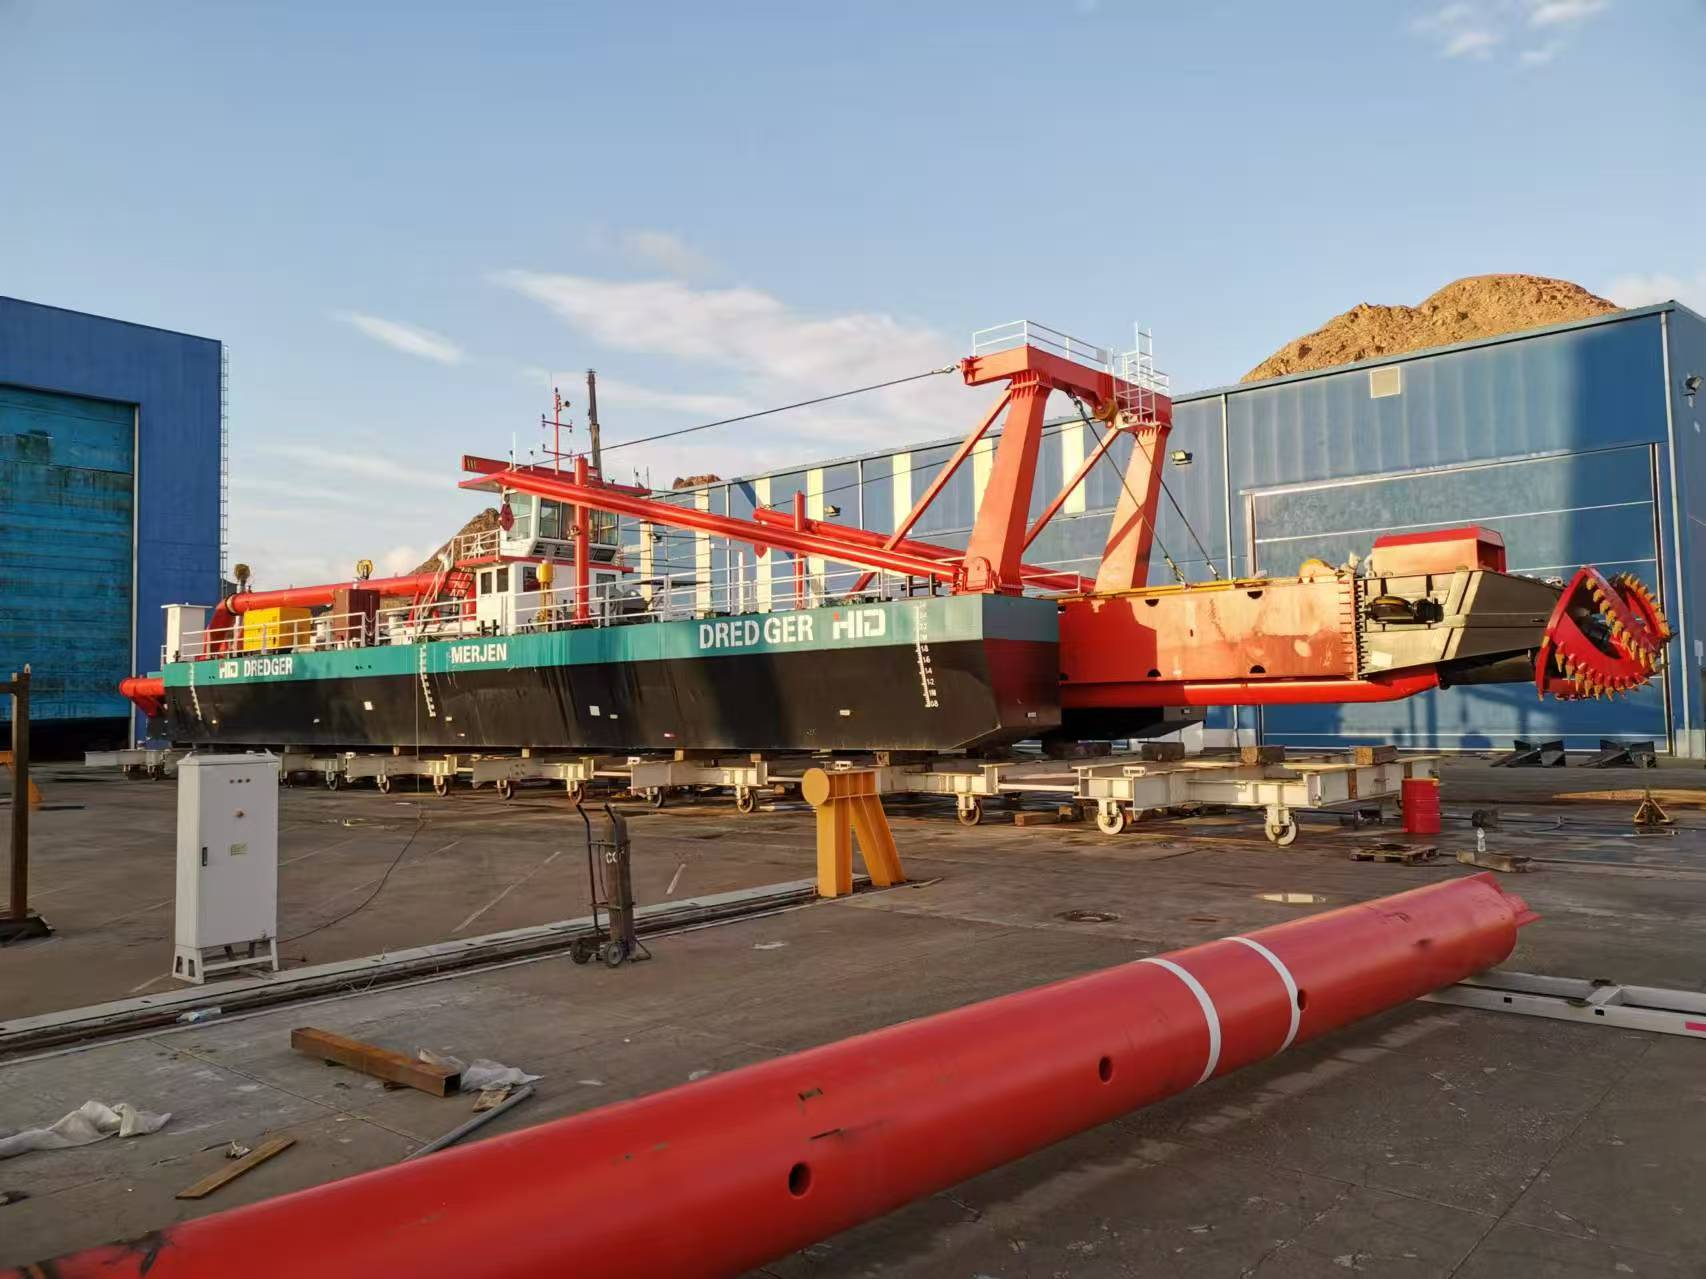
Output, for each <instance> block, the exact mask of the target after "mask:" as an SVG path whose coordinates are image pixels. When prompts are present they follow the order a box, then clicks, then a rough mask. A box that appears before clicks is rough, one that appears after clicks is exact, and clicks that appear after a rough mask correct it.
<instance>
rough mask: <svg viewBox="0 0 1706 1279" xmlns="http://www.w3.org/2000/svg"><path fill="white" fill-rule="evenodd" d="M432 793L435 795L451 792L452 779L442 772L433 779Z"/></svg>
mask: <svg viewBox="0 0 1706 1279" xmlns="http://www.w3.org/2000/svg"><path fill="white" fill-rule="evenodd" d="M432 793H433V794H434V795H448V794H450V779H449V778H448V777H446V776H444V774H442V773H440V774H439V775H438V776H437V777H434V778H433V779H432Z"/></svg>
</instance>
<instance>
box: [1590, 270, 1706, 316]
mask: <svg viewBox="0 0 1706 1279" xmlns="http://www.w3.org/2000/svg"><path fill="white" fill-rule="evenodd" d="M1605 294H1606V296H1607V297H1609V298H1610V299H1611V300H1612V301H1613V302H1615V303H1617V304H1618V305H1619V306H1648V305H1650V304H1651V303H1654V302H1669V301H1672V300H1675V301H1677V302H1681V303H1682V304H1683V305H1684V306H1687V307H1692V308H1693V309H1694V310H1696V311H1698V312H1700V313H1701V314H1702V315H1706V270H1702V271H1696V272H1695V273H1694V275H1693V276H1692V277H1690V276H1679V275H1669V274H1666V273H1665V272H1663V271H1654V272H1651V273H1649V274H1646V275H1620V276H1618V277H1617V278H1616V279H1615V280H1613V281H1612V282H1611V285H1610V287H1609V288H1607V289H1606V291H1605Z"/></svg>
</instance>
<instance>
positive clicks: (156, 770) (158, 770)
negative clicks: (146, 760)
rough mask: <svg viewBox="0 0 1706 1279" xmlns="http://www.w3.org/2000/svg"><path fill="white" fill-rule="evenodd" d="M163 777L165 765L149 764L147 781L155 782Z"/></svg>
mask: <svg viewBox="0 0 1706 1279" xmlns="http://www.w3.org/2000/svg"><path fill="white" fill-rule="evenodd" d="M165 775H166V768H165V765H163V764H150V765H149V766H148V780H149V781H151V782H157V781H159V780H160V779H161V778H162V777H164V776H165Z"/></svg>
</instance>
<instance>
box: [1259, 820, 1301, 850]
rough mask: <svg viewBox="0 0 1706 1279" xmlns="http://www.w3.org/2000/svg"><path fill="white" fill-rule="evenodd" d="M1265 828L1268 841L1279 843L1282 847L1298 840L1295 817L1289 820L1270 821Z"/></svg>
mask: <svg viewBox="0 0 1706 1279" xmlns="http://www.w3.org/2000/svg"><path fill="white" fill-rule="evenodd" d="M1264 829H1265V830H1266V832H1267V836H1268V842H1269V843H1271V844H1277V845H1279V846H1280V847H1281V848H1289V847H1290V846H1291V845H1293V844H1295V843H1296V842H1297V822H1296V820H1295V819H1293V820H1292V821H1289V822H1279V823H1275V822H1268V823H1267V824H1266V825H1265V827H1264Z"/></svg>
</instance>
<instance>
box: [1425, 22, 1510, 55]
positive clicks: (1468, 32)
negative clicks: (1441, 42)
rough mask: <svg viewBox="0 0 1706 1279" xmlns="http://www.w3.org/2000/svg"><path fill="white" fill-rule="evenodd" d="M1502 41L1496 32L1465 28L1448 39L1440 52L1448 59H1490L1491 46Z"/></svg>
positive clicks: (1483, 28)
mask: <svg viewBox="0 0 1706 1279" xmlns="http://www.w3.org/2000/svg"><path fill="white" fill-rule="evenodd" d="M1502 39H1504V37H1503V36H1501V35H1499V34H1498V33H1497V32H1496V31H1489V30H1487V29H1486V28H1485V27H1465V28H1464V29H1463V30H1461V31H1457V32H1454V33H1453V34H1452V35H1451V36H1450V37H1448V38H1447V40H1446V42H1445V46H1444V47H1443V48H1442V49H1441V50H1440V52H1441V53H1442V54H1444V55H1445V56H1446V57H1448V58H1462V57H1471V58H1490V57H1492V56H1493V46H1494V45H1496V44H1498V43H1499V41H1500V40H1502Z"/></svg>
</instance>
